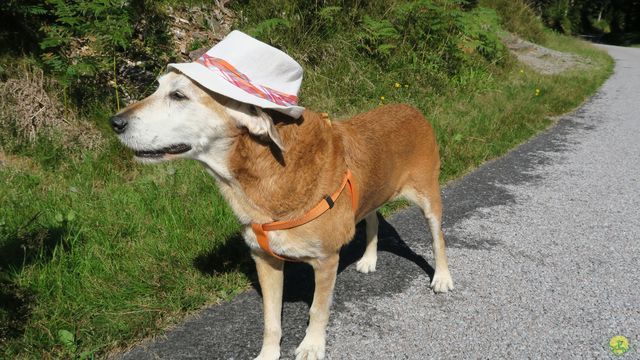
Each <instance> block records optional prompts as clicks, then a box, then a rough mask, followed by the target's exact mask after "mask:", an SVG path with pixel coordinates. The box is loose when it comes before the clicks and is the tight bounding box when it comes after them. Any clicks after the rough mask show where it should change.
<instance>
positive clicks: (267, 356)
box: [253, 347, 280, 360]
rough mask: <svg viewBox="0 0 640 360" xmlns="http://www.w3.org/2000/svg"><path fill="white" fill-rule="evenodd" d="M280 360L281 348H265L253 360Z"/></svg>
mask: <svg viewBox="0 0 640 360" xmlns="http://www.w3.org/2000/svg"><path fill="white" fill-rule="evenodd" d="M278 359H280V348H279V347H277V348H275V347H263V348H262V350H261V351H260V354H259V355H258V356H257V357H256V358H255V359H253V360H278Z"/></svg>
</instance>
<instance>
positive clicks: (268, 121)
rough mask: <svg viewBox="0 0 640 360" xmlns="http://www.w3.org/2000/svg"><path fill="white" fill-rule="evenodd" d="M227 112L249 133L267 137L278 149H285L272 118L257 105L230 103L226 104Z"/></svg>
mask: <svg viewBox="0 0 640 360" xmlns="http://www.w3.org/2000/svg"><path fill="white" fill-rule="evenodd" d="M227 113H228V114H229V116H231V118H232V119H234V120H235V121H237V123H238V125H239V126H241V127H244V128H246V129H247V130H249V132H250V133H251V134H253V135H256V136H261V137H268V138H269V139H271V141H273V143H274V144H276V145H277V146H278V147H279V148H280V150H282V151H284V150H285V147H284V144H283V142H282V138H280V134H279V133H278V129H276V126H275V124H274V123H273V119H272V118H271V116H269V114H267V113H266V112H264V111H263V110H262V109H260V108H259V107H257V106H253V105H249V104H243V103H236V104H233V105H231V104H230V106H227Z"/></svg>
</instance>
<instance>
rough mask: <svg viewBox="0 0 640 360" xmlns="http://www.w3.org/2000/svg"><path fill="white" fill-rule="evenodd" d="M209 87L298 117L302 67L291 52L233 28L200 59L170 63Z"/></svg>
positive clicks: (170, 67) (170, 65)
mask: <svg viewBox="0 0 640 360" xmlns="http://www.w3.org/2000/svg"><path fill="white" fill-rule="evenodd" d="M168 68H169V69H176V70H178V71H180V72H181V73H183V74H184V75H186V76H188V77H189V78H191V80H193V81H195V82H197V83H198V84H200V85H202V86H204V87H205V88H207V89H209V90H211V91H214V92H217V93H219V94H222V95H224V96H227V97H230V98H232V99H235V100H238V101H240V102H243V103H248V104H253V105H256V106H259V107H261V108H265V109H274V110H277V111H280V112H282V113H284V114H287V115H289V116H291V117H294V118H298V117H300V115H302V112H303V111H304V107H301V106H298V90H300V84H301V83H302V67H301V66H300V64H298V63H297V62H296V61H295V60H293V59H292V58H291V57H290V56H289V55H287V54H285V53H284V52H282V51H280V50H278V49H276V48H274V47H273V46H270V45H267V44H265V43H263V42H261V41H259V40H256V39H254V38H252V37H251V36H249V35H247V34H245V33H243V32H241V31H237V30H235V31H232V32H231V33H229V35H227V36H226V37H225V38H224V39H222V41H220V42H219V43H218V44H216V45H215V46H214V47H212V48H211V49H210V50H209V51H207V52H206V53H205V54H204V55H202V56H201V57H200V58H199V59H198V60H197V61H194V62H192V63H180V64H169V66H168Z"/></svg>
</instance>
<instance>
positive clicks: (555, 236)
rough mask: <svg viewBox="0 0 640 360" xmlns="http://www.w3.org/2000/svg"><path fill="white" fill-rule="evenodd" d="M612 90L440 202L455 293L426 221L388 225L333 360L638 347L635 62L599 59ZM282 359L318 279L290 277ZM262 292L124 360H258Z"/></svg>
mask: <svg viewBox="0 0 640 360" xmlns="http://www.w3.org/2000/svg"><path fill="white" fill-rule="evenodd" d="M603 48H604V49H606V50H607V51H608V52H609V53H610V54H611V56H613V57H614V58H615V59H616V68H615V73H614V75H613V76H612V77H611V78H610V79H609V80H608V81H607V82H606V83H605V85H604V86H603V87H602V89H601V90H600V91H599V92H598V93H597V94H596V95H595V96H594V97H593V98H592V99H591V100H590V101H589V102H587V103H586V104H585V105H583V106H582V107H581V108H580V109H578V110H577V111H576V112H574V113H572V114H570V115H568V116H565V117H563V118H561V119H560V120H559V121H558V123H557V125H555V126H554V127H553V128H552V129H550V130H549V131H547V132H545V133H543V134H541V135H540V136H538V137H536V138H535V139H533V140H531V141H529V142H527V143H526V144H523V145H522V146H520V147H518V148H517V149H516V150H514V151H512V152H510V153H509V154H507V155H506V156H504V157H502V158H500V159H498V160H495V161H492V162H489V163H487V164H485V165H483V166H482V167H480V168H479V169H478V170H476V171H474V172H473V173H471V174H469V175H467V176H465V177H464V178H462V179H460V180H458V181H456V182H453V183H451V184H449V185H447V186H446V187H445V188H444V189H443V200H444V206H445V219H444V224H443V225H444V232H445V236H446V238H447V243H448V254H449V258H450V268H451V272H452V276H453V279H454V283H455V285H456V290H455V291H454V292H451V293H448V294H444V295H436V294H434V293H433V292H432V291H430V290H429V288H428V283H429V278H430V276H431V275H432V273H433V269H432V267H431V264H433V258H432V255H431V247H430V238H429V235H428V231H427V227H426V224H425V222H424V220H423V219H422V217H421V215H420V212H419V211H418V210H417V209H416V208H409V209H406V210H403V211H401V212H399V213H397V214H395V215H393V216H391V217H390V218H388V219H386V220H385V219H381V236H380V243H379V250H380V252H379V261H378V267H377V269H378V270H377V272H375V273H373V274H366V275H365V274H360V273H358V272H356V270H355V266H352V265H353V263H354V262H355V260H357V259H358V257H359V256H360V255H361V254H362V252H363V250H364V248H363V239H362V230H363V229H359V230H360V231H359V232H358V236H357V238H356V240H355V241H354V242H353V243H352V244H351V245H350V246H349V247H347V248H345V249H344V251H343V254H342V260H341V266H340V274H339V276H338V280H337V285H336V292H335V302H334V307H333V311H332V317H331V321H330V325H329V328H328V343H327V358H329V359H363V358H364V359H426V358H609V357H611V358H615V357H614V356H613V355H611V353H610V351H609V348H608V343H609V339H610V338H611V337H613V336H615V335H624V336H626V337H627V338H628V339H629V343H630V345H631V349H630V350H629V352H628V353H627V354H626V355H625V356H624V357H623V358H628V359H632V358H639V357H640V354H639V353H638V344H640V330H639V329H640V303H639V302H638V299H640V288H639V287H638V286H637V284H638V283H639V282H640V267H638V257H637V254H640V242H638V238H639V236H640V217H638V215H637V212H638V210H637V204H639V203H640V186H639V181H640V142H638V133H639V132H640V120H639V118H638V115H637V114H638V111H637V110H638V104H640V49H632V48H619V47H611V46H603ZM285 278H286V280H285V291H286V294H285V306H284V310H283V343H282V353H283V358H285V359H288V358H292V354H293V351H294V349H295V347H296V345H297V343H298V342H299V341H301V339H302V337H303V335H304V329H305V327H306V322H307V320H306V318H307V311H308V308H309V303H310V300H311V294H312V280H311V279H312V276H311V272H310V270H309V268H308V267H306V266H305V265H301V264H288V265H287V267H286V276H285ZM261 328H262V309H261V300H260V296H259V294H258V292H257V291H255V290H251V291H248V292H246V293H244V294H242V295H240V296H238V297H236V298H235V299H234V300H233V301H231V302H229V303H225V304H222V305H220V306H214V307H211V308H207V309H205V310H203V311H202V312H201V313H199V314H198V315H197V316H194V317H192V318H190V319H188V320H187V321H186V322H185V323H183V324H182V325H179V326H177V327H176V328H174V329H172V330H170V331H168V332H167V333H166V335H165V336H164V337H162V338H158V339H156V340H154V341H150V342H147V343H144V344H141V345H140V346H138V347H136V348H134V349H132V350H130V351H129V352H128V353H126V354H124V355H123V356H121V357H122V358H124V359H200V358H202V359H204V358H208V359H248V358H251V357H252V356H255V355H256V354H257V353H258V351H259V349H260V342H261V334H262V330H261Z"/></svg>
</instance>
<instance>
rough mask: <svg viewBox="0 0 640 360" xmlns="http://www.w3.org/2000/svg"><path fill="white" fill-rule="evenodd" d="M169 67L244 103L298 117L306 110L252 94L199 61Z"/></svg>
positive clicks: (214, 90) (206, 86)
mask: <svg viewBox="0 0 640 360" xmlns="http://www.w3.org/2000/svg"><path fill="white" fill-rule="evenodd" d="M167 69H169V70H171V69H175V70H177V71H179V72H181V73H183V74H184V75H186V76H187V77H189V78H190V79H191V80H193V81H195V82H197V83H198V84H200V85H202V86H204V87H205V88H207V89H209V90H211V91H213V92H216V93H218V94H221V95H224V96H227V97H230V98H232V99H234V100H238V101H240V102H243V103H247V104H252V105H256V106H259V107H261V108H264V109H273V110H276V111H279V112H281V113H283V114H286V115H289V116H291V117H293V118H296V119H297V118H299V117H300V116H301V115H302V113H303V112H304V107H302V106H282V105H278V104H275V103H272V102H271V101H268V100H265V99H263V98H260V97H257V96H254V95H251V94H249V93H247V92H245V91H244V90H242V89H240V88H238V87H236V86H235V85H233V84H231V83H230V82H228V81H227V80H225V79H223V78H221V77H220V76H218V75H217V74H215V73H214V72H212V71H211V70H209V69H208V68H207V67H205V66H204V65H201V64H199V63H197V62H192V63H180V64H169V65H168V66H167Z"/></svg>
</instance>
